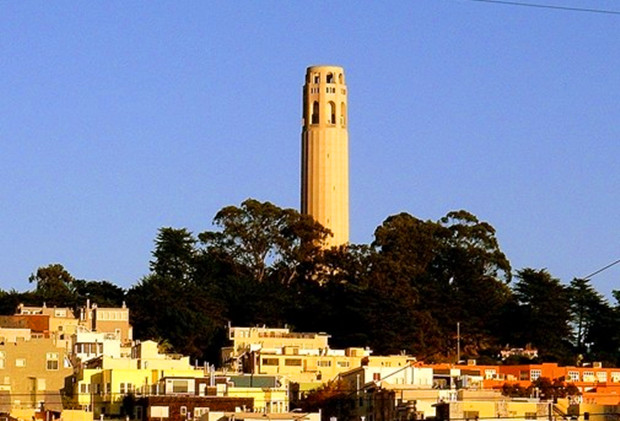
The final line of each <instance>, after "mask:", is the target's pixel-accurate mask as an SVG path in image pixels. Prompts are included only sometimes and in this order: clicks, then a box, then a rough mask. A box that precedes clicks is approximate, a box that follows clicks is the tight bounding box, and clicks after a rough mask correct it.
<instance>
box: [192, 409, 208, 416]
mask: <svg viewBox="0 0 620 421" xmlns="http://www.w3.org/2000/svg"><path fill="white" fill-rule="evenodd" d="M207 412H209V408H208V407H200V406H197V407H196V408H194V418H200V417H201V416H202V415H204V414H206V413H207Z"/></svg>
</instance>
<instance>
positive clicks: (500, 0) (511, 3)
mask: <svg viewBox="0 0 620 421" xmlns="http://www.w3.org/2000/svg"><path fill="white" fill-rule="evenodd" d="M468 1H475V2H479V3H495V4H504V5H508V6H521V7H534V8H537V9H552V10H563V11H569V12H585V13H599V14H604V15H620V10H605V9H592V8H588V7H571V6H557V5H553V4H540V3H522V2H519V1H509V0H468Z"/></svg>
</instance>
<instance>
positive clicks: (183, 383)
mask: <svg viewBox="0 0 620 421" xmlns="http://www.w3.org/2000/svg"><path fill="white" fill-rule="evenodd" d="M188 391H189V387H188V386H187V380H173V381H172V393H187V392H188Z"/></svg>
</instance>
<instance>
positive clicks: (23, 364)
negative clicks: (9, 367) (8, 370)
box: [15, 358, 26, 367]
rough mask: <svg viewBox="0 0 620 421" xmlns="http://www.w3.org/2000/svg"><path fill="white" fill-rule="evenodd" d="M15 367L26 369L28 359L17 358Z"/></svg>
mask: <svg viewBox="0 0 620 421" xmlns="http://www.w3.org/2000/svg"><path fill="white" fill-rule="evenodd" d="M15 367H26V359H25V358H16V359H15Z"/></svg>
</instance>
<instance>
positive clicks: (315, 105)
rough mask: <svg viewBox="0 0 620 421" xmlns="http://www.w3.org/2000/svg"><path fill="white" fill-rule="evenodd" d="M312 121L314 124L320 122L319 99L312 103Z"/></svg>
mask: <svg viewBox="0 0 620 421" xmlns="http://www.w3.org/2000/svg"><path fill="white" fill-rule="evenodd" d="M310 121H311V123H312V124H319V102H318V101H314V102H313V103H312V118H311V120H310Z"/></svg>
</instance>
